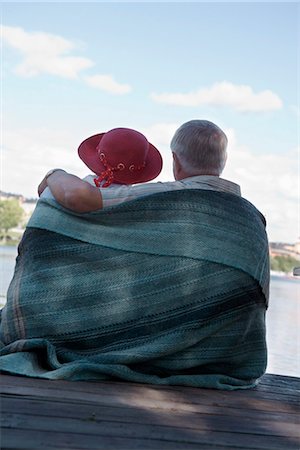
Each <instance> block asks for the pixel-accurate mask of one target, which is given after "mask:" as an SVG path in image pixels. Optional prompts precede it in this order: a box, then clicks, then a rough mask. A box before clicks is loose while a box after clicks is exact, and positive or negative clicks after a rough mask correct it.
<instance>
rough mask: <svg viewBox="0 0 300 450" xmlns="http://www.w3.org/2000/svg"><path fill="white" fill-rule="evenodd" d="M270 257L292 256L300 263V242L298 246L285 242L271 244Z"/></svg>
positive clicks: (297, 243)
mask: <svg viewBox="0 0 300 450" xmlns="http://www.w3.org/2000/svg"><path fill="white" fill-rule="evenodd" d="M269 249H270V255H271V256H273V257H275V256H285V257H287V256H291V257H292V258H295V259H298V260H299V261H300V242H296V244H285V243H283V242H270V244H269Z"/></svg>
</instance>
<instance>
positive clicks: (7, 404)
mask: <svg viewBox="0 0 300 450" xmlns="http://www.w3.org/2000/svg"><path fill="white" fill-rule="evenodd" d="M78 406H80V408H78ZM1 407H2V411H3V412H8V413H13V412H15V411H19V412H22V413H23V414H26V413H30V412H32V413H33V414H34V413H37V412H38V411H40V414H44V413H45V414H50V415H51V414H54V415H58V416H61V415H62V416H65V417H74V418H80V417H82V414H84V415H85V417H88V416H90V415H92V414H97V413H98V411H103V408H105V411H106V415H109V416H116V417H118V416H121V417H123V416H126V417H128V418H131V417H132V418H133V420H135V418H136V417H137V420H139V419H141V416H140V411H144V410H145V409H144V408H132V407H130V406H127V405H126V404H124V405H121V406H120V405H116V406H114V405H112V404H111V403H110V402H108V403H107V404H105V403H102V402H97V403H90V402H87V403H83V402H82V403H78V402H77V401H73V400H68V401H66V400H65V399H60V400H58V399H55V400H53V399H51V398H46V397H43V398H37V397H30V396H25V397H24V396H18V395H17V396H14V395H12V396H11V395H6V394H3V395H2V404H1ZM156 410H157V412H159V414H160V415H161V416H162V417H165V416H166V417H170V411H171V412H172V415H171V416H172V417H176V416H179V417H181V416H182V415H183V414H187V413H191V414H196V415H199V414H210V415H226V416H227V417H231V416H233V417H236V416H237V417H241V410H240V409H239V408H227V407H224V406H222V405H217V406H214V405H201V404H199V405H198V406H197V409H188V408H180V409H175V408H171V409H162V408H156ZM136 411H138V412H136ZM242 413H243V414H242V415H243V417H244V418H245V419H246V418H247V419H251V420H255V421H257V420H261V421H263V420H267V421H268V420H272V421H277V420H280V421H282V420H283V414H282V413H280V412H278V411H260V410H257V409H256V410H252V409H249V410H246V411H245V410H243V411H242ZM284 419H285V421H286V422H288V423H292V424H297V423H298V421H299V417H298V414H290V413H285V414H284Z"/></svg>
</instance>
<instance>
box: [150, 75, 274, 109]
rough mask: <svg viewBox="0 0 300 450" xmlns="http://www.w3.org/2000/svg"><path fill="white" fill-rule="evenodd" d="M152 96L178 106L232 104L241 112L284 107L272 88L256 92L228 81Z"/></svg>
mask: <svg viewBox="0 0 300 450" xmlns="http://www.w3.org/2000/svg"><path fill="white" fill-rule="evenodd" d="M151 98H152V99H153V100H154V101H156V102H159V103H166V104H169V105H177V106H200V105H212V106H230V107H232V108H233V109H235V110H237V111H240V112H247V111H251V112H262V111H272V110H277V109H280V108H281V107H282V101H281V99H280V98H279V97H278V95H276V94H274V93H273V92H272V91H270V90H265V91H262V92H259V93H255V92H253V90H252V88H251V87H250V86H246V85H235V84H232V83H229V82H227V81H222V82H220V83H215V84H213V85H212V86H211V87H206V88H201V89H198V90H196V91H192V92H188V93H186V94H182V93H163V94H156V93H152V94H151Z"/></svg>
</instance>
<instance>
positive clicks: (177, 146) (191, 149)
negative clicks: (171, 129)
mask: <svg viewBox="0 0 300 450" xmlns="http://www.w3.org/2000/svg"><path fill="white" fill-rule="evenodd" d="M227 142H228V141H227V137H226V134H225V133H224V132H223V131H222V130H221V128H219V127H218V126H217V125H215V124H214V123H212V122H209V121H208V120H190V121H189V122H186V123H184V124H183V125H181V127H179V128H178V130H177V131H176V132H175V134H174V137H173V139H172V141H171V150H172V151H173V152H174V153H175V154H176V155H177V157H178V159H179V161H180V163H181V165H182V167H183V168H184V170H185V171H186V172H187V173H189V174H190V175H201V174H202V175H220V174H221V173H222V171H223V169H224V167H225V163H226V158H227V153H226V148H227Z"/></svg>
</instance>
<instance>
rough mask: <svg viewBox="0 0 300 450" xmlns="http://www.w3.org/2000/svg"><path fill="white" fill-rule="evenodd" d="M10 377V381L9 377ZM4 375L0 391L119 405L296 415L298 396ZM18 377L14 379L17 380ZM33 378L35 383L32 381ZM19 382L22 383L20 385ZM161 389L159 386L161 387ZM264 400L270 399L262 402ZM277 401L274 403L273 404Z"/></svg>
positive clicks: (255, 391)
mask: <svg viewBox="0 0 300 450" xmlns="http://www.w3.org/2000/svg"><path fill="white" fill-rule="evenodd" d="M8 378H9V380H8ZM8 378H7V377H3V379H2V380H1V392H2V393H6V394H17V395H26V396H33V397H34V396H37V397H44V398H56V399H60V398H61V392H62V391H63V392H64V398H65V399H74V400H76V401H78V402H87V401H88V402H91V403H95V402H99V401H101V402H102V403H103V404H107V403H109V404H113V405H119V404H120V403H121V404H124V403H126V404H127V405H130V406H144V407H147V408H162V409H169V408H175V409H176V408H177V407H179V408H183V409H187V408H188V409H191V408H196V407H197V405H199V404H201V405H203V404H206V405H215V406H219V405H220V406H221V405H222V406H226V407H227V408H229V407H231V408H241V409H249V407H250V406H251V407H253V408H255V409H259V410H262V411H274V410H276V411H281V412H287V413H291V414H292V413H295V414H298V412H299V409H298V405H299V398H297V395H296V392H294V393H293V395H291V396H284V395H281V394H277V392H276V397H275V396H274V392H273V391H271V392H261V391H258V390H255V389H254V390H243V391H232V392H225V391H218V390H213V389H197V388H184V387H180V389H178V387H174V388H173V387H170V386H168V389H165V390H163V389H157V386H155V387H153V386H150V385H135V384H132V383H122V384H116V386H114V384H113V383H105V384H103V383H87V382H66V381H47V380H38V379H37V380H35V379H27V378H23V377H18V378H16V379H15V380H12V378H15V377H8ZM16 380H17V381H16ZM35 381H36V383H35ZM20 383H21V385H20ZM160 388H161V386H160ZM265 400H272V401H271V402H270V401H265ZM274 402H276V405H275V404H274Z"/></svg>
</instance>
